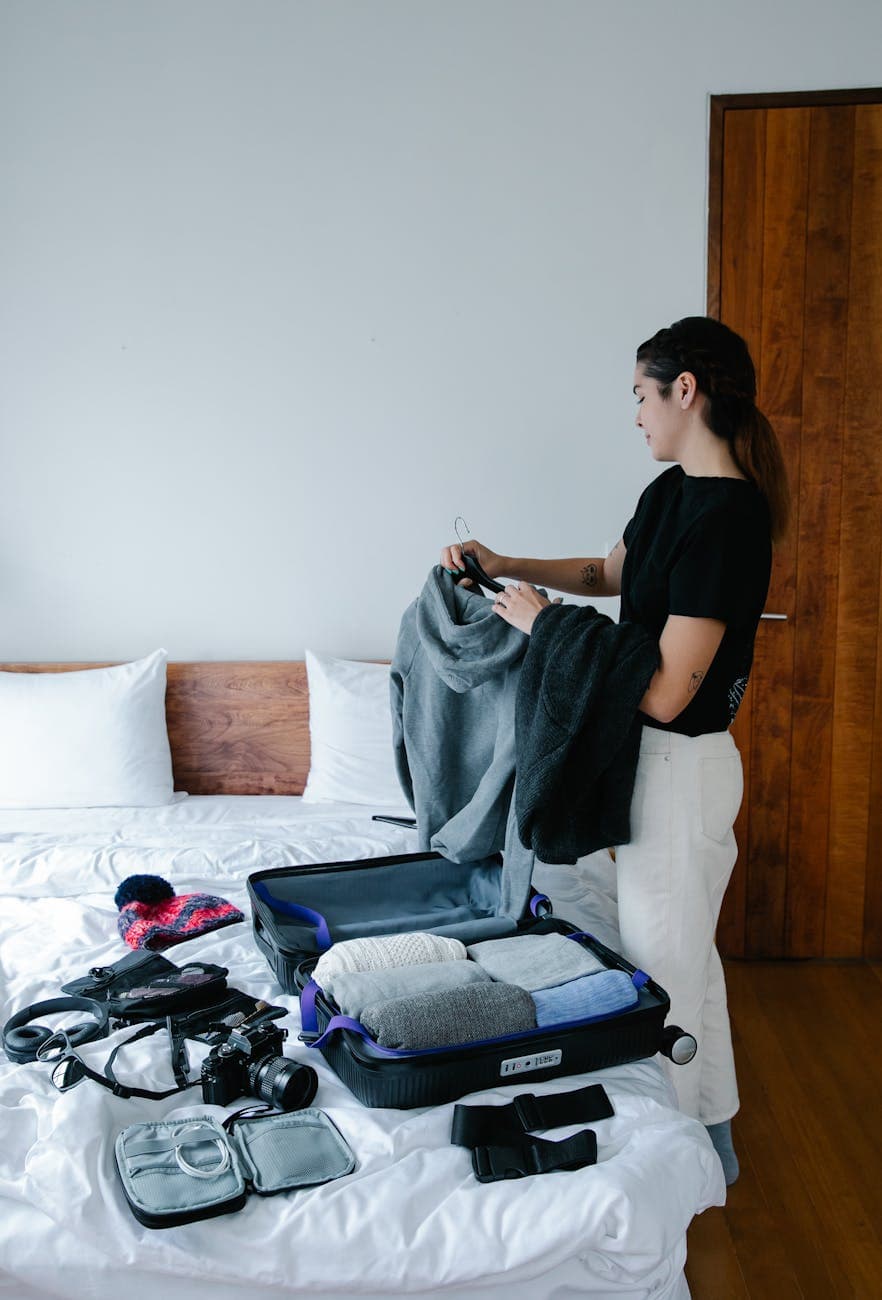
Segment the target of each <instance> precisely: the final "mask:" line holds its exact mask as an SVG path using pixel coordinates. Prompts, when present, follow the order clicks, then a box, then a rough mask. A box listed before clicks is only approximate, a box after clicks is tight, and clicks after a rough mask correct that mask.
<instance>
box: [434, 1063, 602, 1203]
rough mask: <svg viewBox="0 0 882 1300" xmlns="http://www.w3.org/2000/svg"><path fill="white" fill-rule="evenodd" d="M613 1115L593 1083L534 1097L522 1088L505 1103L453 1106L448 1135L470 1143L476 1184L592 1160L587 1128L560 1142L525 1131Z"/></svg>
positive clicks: (572, 1166)
mask: <svg viewBox="0 0 882 1300" xmlns="http://www.w3.org/2000/svg"><path fill="white" fill-rule="evenodd" d="M613 1114H614V1111H613V1108H612V1104H611V1103H610V1100H609V1097H608V1096H607V1095H606V1090H605V1089H604V1088H603V1086H602V1084H599V1083H593V1084H589V1085H588V1086H587V1087H585V1088H575V1089H573V1090H572V1091H571V1092H556V1093H548V1094H545V1095H540V1096H537V1095H536V1094H535V1093H532V1092H526V1093H522V1094H521V1095H520V1096H519V1097H515V1099H514V1100H513V1101H512V1102H510V1103H509V1104H508V1105H507V1106H461V1105H459V1106H455V1107H454V1111H453V1129H452V1132H451V1136H450V1140H451V1142H453V1143H454V1144H455V1145H456V1146H463V1147H470V1148H471V1151H472V1168H473V1169H474V1171H475V1177H476V1178H477V1179H478V1182H481V1183H493V1182H497V1181H498V1180H499V1179H502V1178H526V1177H528V1176H529V1175H530V1174H547V1173H551V1172H552V1171H553V1170H556V1169H583V1168H584V1167H585V1166H586V1165H593V1164H596V1163H597V1136H596V1134H595V1133H594V1132H593V1130H592V1129H583V1130H582V1131H581V1132H579V1133H575V1134H574V1135H573V1136H572V1137H569V1138H566V1139H565V1140H564V1141H563V1142H550V1141H548V1139H547V1138H538V1137H532V1136H530V1130H531V1129H538V1128H542V1129H545V1128H560V1127H561V1126H562V1125H564V1124H577V1123H581V1122H583V1121H585V1120H588V1121H596V1120H601V1119H609V1118H610V1116H611V1115H613Z"/></svg>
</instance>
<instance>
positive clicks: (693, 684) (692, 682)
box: [689, 673, 704, 695]
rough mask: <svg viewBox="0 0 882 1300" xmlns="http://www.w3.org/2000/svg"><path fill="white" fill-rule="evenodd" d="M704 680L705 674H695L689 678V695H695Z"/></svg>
mask: <svg viewBox="0 0 882 1300" xmlns="http://www.w3.org/2000/svg"><path fill="white" fill-rule="evenodd" d="M703 679H704V673H693V674H692V676H691V677H690V678H689V694H690V695H694V694H695V692H696V691H697V690H698V688H699V686H700V685H701V683H702V680H703Z"/></svg>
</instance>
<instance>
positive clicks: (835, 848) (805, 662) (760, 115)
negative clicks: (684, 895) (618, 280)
mask: <svg viewBox="0 0 882 1300" xmlns="http://www.w3.org/2000/svg"><path fill="white" fill-rule="evenodd" d="M710 179H711V191H710V214H709V215H710V225H709V259H708V313H709V314H710V315H713V316H717V317H719V319H721V320H723V321H725V322H726V324H728V325H731V326H732V328H733V329H735V330H737V331H738V332H739V333H740V334H742V335H743V336H744V337H745V338H746V340H747V342H748V344H749V346H750V350H751V353H752V355H753V357H754V360H755V362H756V367H757V376H758V382H759V398H758V404H759V406H760V407H761V409H762V410H764V411H765V412H766V414H767V415H768V416H769V418H770V420H771V422H772V424H773V425H774V427H775V429H776V431H777V433H778V435H779V438H780V439H781V443H782V446H783V449H784V454H785V458H786V461H787V465H788V472H789V476H790V482H791V488H792V491H793V504H794V510H793V521H792V525H791V530H790V535H789V537H788V539H787V541H786V543H785V544H783V545H782V546H781V547H780V548H779V549H778V550H777V553H776V558H775V564H774V570H773V576H772V585H771V590H770V592H769V598H768V603H767V611H768V613H769V615H779V616H783V617H768V618H766V619H764V621H763V622H762V623H761V625H760V628H759V634H758V636H757V642H756V653H755V660H754V668H753V672H752V674H751V680H750V685H749V687H748V690H747V694H746V696H745V699H744V701H743V703H742V706H741V709H740V711H739V714H738V717H737V718H736V722H735V726H734V728H733V730H734V734H735V737H736V740H737V742H738V745H739V748H740V749H741V752H742V756H743V759H744V768H745V800H744V805H743V807H742V811H741V815H740V817H739V820H738V824H737V826H736V834H737V837H738V843H739V846H740V853H739V859H738V863H737V865H736V868H735V873H734V875H733V879H732V884H731V885H730V888H729V892H728V894H727V897H726V901H725V904H724V909H723V914H722V916H721V918H720V929H719V935H718V941H719V946H720V950H721V952H723V953H724V955H729V956H747V957H877V958H878V957H880V956H882V654H880V652H879V645H880V635H882V600H880V576H882V91H843V92H827V93H819V94H816V95H808V94H807V95H768V96H721V97H718V98H715V99H714V100H713V101H712V107H711V177H710Z"/></svg>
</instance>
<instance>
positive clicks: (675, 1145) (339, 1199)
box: [0, 663, 725, 1300]
mask: <svg viewBox="0 0 882 1300" xmlns="http://www.w3.org/2000/svg"><path fill="white" fill-rule="evenodd" d="M82 666H83V665H6V666H5V667H6V669H7V670H8V669H10V668H13V667H14V668H19V669H26V670H28V671H35V670H39V669H45V668H51V669H53V670H55V669H59V668H62V667H64V668H67V667H82ZM167 717H168V733H169V740H170V744H171V751H172V755H173V758H174V770H175V785H176V786H177V788H178V789H177V793H176V794H175V796H174V798H173V800H172V801H171V802H169V803H167V804H165V805H163V806H158V807H132V808H127V807H102V808H90V807H84V808H72V809H48V810H47V809H43V810H41V809H28V810H24V811H21V810H14V809H3V810H0V888H2V895H3V897H2V901H0V971H2V1007H0V1014H2V1016H3V1019H4V1021H5V1019H6V1018H7V1017H8V1016H9V1015H11V1014H12V1013H13V1012H14V1011H16V1010H18V1009H20V1008H21V1007H23V1006H24V1005H26V1004H28V1003H31V1002H35V1001H38V1000H41V999H44V998H49V997H53V996H56V995H57V994H58V991H59V988H60V985H61V984H62V983H63V982H65V981H66V980H69V979H71V978H74V977H76V976H78V975H83V974H85V973H86V971H87V970H88V969H89V968H90V967H91V966H94V965H104V964H108V963H110V962H112V961H115V960H117V959H118V958H119V957H121V956H123V955H125V952H126V951H127V949H126V948H125V947H124V945H123V944H122V941H121V940H120V938H119V936H118V935H117V932H116V919H117V912H116V908H115V906H114V901H113V893H114V889H115V887H116V885H117V884H118V883H119V881H120V880H121V879H122V878H124V877H125V876H127V875H130V874H132V873H135V872H149V873H154V874H159V875H162V876H164V877H165V878H166V879H168V880H170V881H171V882H173V884H174V886H175V888H176V890H177V891H178V893H186V892H211V893H214V894H220V895H222V896H223V897H224V898H227V899H229V900H230V901H231V902H234V903H236V904H237V905H238V906H239V907H240V908H241V909H242V910H243V912H245V913H246V915H247V914H248V906H247V901H246V892H245V881H246V879H247V877H248V875H249V873H250V872H252V871H255V870H257V869H260V868H266V867H273V866H284V865H289V864H291V863H293V862H301V863H308V862H322V861H333V860H343V859H348V858H361V857H369V856H377V855H381V854H386V853H398V852H409V851H412V850H413V849H414V848H415V847H416V845H415V836H414V832H413V831H410V830H408V829H405V828H402V827H398V826H393V825H389V824H384V823H378V822H375V821H373V820H372V814H373V813H374V812H375V811H379V809H378V808H375V807H371V806H369V805H366V804H362V803H351V802H346V801H336V802H306V801H304V799H303V797H302V791H303V788H304V782H305V780H306V774H307V772H308V770H309V761H310V748H309V730H308V725H307V719H308V699H307V689H306V673H305V669H304V665H303V664H302V663H297V664H265V665H264V664H240V665H223V664H202V665H200V664H170V665H169V666H168V697H167ZM383 811H390V809H389V808H388V807H385V808H384V809H383ZM392 811H394V809H392ZM398 811H402V812H403V811H406V810H405V809H404V808H403V807H400V808H399V809H398ZM535 883H536V884H537V886H538V887H539V888H540V889H542V890H543V891H544V892H546V893H548V894H549V895H550V897H551V898H552V900H553V902H554V904H555V910H556V911H557V912H558V913H559V914H560V915H562V916H565V917H567V918H568V919H570V920H574V921H576V922H578V923H580V924H582V925H585V926H586V928H591V929H592V930H593V932H594V933H596V934H597V935H598V937H599V938H601V939H602V940H603V941H604V942H607V943H610V944H611V945H612V946H616V944H617V933H616V919H615V898H614V887H613V884H612V866H611V863H610V861H609V857H608V855H607V854H605V853H604V854H599V855H594V857H593V858H592V859H589V860H586V861H585V862H583V863H582V864H579V866H578V867H576V868H570V867H555V868H551V867H542V868H541V869H540V871H539V873H538V874H537V878H536V882H535ZM184 952H186V957H187V958H188V959H201V960H205V961H211V962H217V963H219V964H221V965H223V966H226V967H228V969H229V971H230V981H231V983H235V984H236V985H237V986H238V987H241V988H243V989H245V990H247V991H248V992H249V993H252V994H254V995H256V996H260V997H265V998H267V999H268V1000H271V1001H273V1002H277V1003H279V1002H281V1003H284V1004H285V1005H286V1006H288V1007H289V1009H290V1015H289V1017H288V1018H286V1020H284V1021H282V1022H280V1023H281V1024H282V1025H283V1026H285V1027H287V1029H288V1030H289V1037H288V1041H287V1044H286V1051H287V1053H288V1054H290V1055H292V1056H294V1057H296V1058H297V1059H298V1060H305V1061H308V1062H309V1063H310V1064H312V1065H313V1066H314V1067H315V1068H316V1070H317V1071H318V1075H319V1081H320V1082H319V1091H318V1095H317V1097H316V1101H315V1103H314V1104H315V1105H317V1106H320V1107H321V1109H323V1110H324V1111H325V1112H326V1113H327V1114H328V1115H329V1116H330V1117H331V1119H332V1120H333V1121H334V1123H335V1124H336V1125H337V1127H338V1128H339V1129H340V1131H341V1132H342V1133H343V1135H344V1137H345V1138H346V1140H347V1141H348V1143H349V1145H350V1146H351V1147H352V1149H353V1151H354V1152H355V1155H356V1158H357V1162H358V1163H357V1167H356V1169H355V1170H354V1171H353V1172H352V1173H351V1174H349V1175H348V1176H346V1177H345V1178H342V1179H340V1180H339V1181H336V1182H332V1183H328V1184H326V1185H324V1186H321V1187H316V1188H312V1189H308V1190H302V1191H298V1192H296V1193H291V1194H287V1195H282V1196H276V1197H273V1198H271V1199H262V1198H258V1197H251V1198H250V1199H249V1201H248V1203H247V1204H246V1205H245V1207H244V1209H242V1210H241V1211H239V1212H238V1213H236V1214H231V1215H226V1216H224V1217H223V1218H217V1219H211V1220H207V1221H204V1222H198V1223H192V1224H189V1225H186V1226H183V1227H178V1228H172V1229H167V1230H165V1231H151V1230H149V1229H147V1228H144V1227H142V1226H141V1225H139V1224H138V1223H137V1222H136V1220H135V1219H134V1218H133V1217H132V1216H131V1214H130V1212H129V1210H128V1208H127V1206H126V1203H125V1200H124V1198H123V1195H122V1190H121V1187H120V1185H119V1183H118V1180H117V1177H116V1172H115V1168H114V1161H113V1142H114V1139H115V1137H116V1135H117V1133H118V1132H119V1131H120V1130H121V1129H123V1128H124V1127H126V1126H127V1125H128V1124H131V1123H133V1122H135V1121H136V1120H139V1119H154V1118H163V1117H166V1116H169V1115H181V1116H186V1115H189V1114H195V1113H204V1111H205V1109H206V1108H205V1106H204V1104H203V1103H202V1101H201V1096H200V1094H199V1089H198V1088H196V1089H194V1090H193V1091H192V1092H185V1093H183V1094H180V1095H177V1096H173V1097H170V1098H168V1099H167V1100H165V1101H162V1102H148V1101H138V1100H136V1099H122V1098H119V1097H114V1096H112V1095H111V1094H110V1093H108V1092H106V1091H104V1090H103V1089H101V1088H98V1087H97V1086H94V1085H92V1084H90V1083H89V1082H88V1081H86V1082H84V1083H82V1084H81V1085H80V1086H79V1087H77V1088H75V1089H73V1090H72V1091H71V1092H68V1093H65V1094H61V1093H59V1092H57V1091H56V1090H55V1089H54V1087H53V1085H52V1083H51V1080H50V1077H49V1072H48V1070H47V1069H46V1068H45V1067H41V1066H37V1065H26V1066H19V1065H12V1064H10V1063H9V1062H7V1061H6V1060H5V1059H2V1060H0V1117H2V1132H3V1142H2V1144H0V1261H2V1269H3V1277H2V1286H0V1289H4V1288H5V1292H6V1293H7V1294H9V1295H10V1296H11V1297H14V1300H48V1298H49V1297H66V1298H67V1297H69V1298H70V1300H82V1298H83V1297H89V1300H105V1298H106V1300H111V1298H112V1300H118V1297H119V1296H120V1295H123V1294H124V1295H125V1296H126V1297H128V1300H142V1297H143V1298H144V1300H146V1297H148V1296H149V1297H151V1298H152V1297H155V1296H156V1295H157V1294H161V1295H162V1296H163V1300H202V1298H203V1297H205V1298H206V1300H207V1298H208V1297H212V1300H215V1298H217V1297H222V1298H226V1297H229V1298H230V1300H252V1298H253V1297H260V1296H273V1295H283V1294H284V1295H292V1296H297V1295H303V1296H306V1295H310V1296H321V1297H325V1298H326V1300H336V1298H337V1297H343V1296H353V1295H357V1296H362V1297H365V1298H370V1297H376V1298H377V1300H379V1298H380V1297H388V1296H392V1295H436V1294H437V1295H441V1294H443V1295H450V1296H451V1297H461V1298H463V1300H467V1298H474V1300H478V1298H479V1297H489V1296H494V1295H497V1296H503V1295H504V1296H505V1297H507V1298H509V1300H516V1298H517V1297H530V1300H537V1298H541V1300H545V1298H548V1300H551V1298H552V1297H560V1298H561V1300H562V1298H563V1297H566V1296H571V1295H576V1294H578V1295H593V1296H598V1297H619V1296H621V1297H631V1298H633V1300H636V1298H637V1297H650V1296H651V1297H656V1298H658V1300H682V1297H686V1296H688V1294H689V1292H688V1288H687V1286H686V1282H685V1277H684V1273H683V1265H684V1261H685V1255H686V1237H685V1234H686V1229H687V1227H688V1225H689V1223H690V1221H691V1219H692V1217H693V1216H694V1215H695V1214H697V1213H700V1212H701V1211H703V1210H704V1209H706V1208H707V1207H709V1206H711V1205H719V1204H722V1203H723V1201H724V1198H725V1188H724V1184H723V1177H722V1170H721V1167H720V1165H719V1161H718V1160H717V1157H716V1155H715V1154H714V1152H713V1149H712V1147H711V1145H710V1142H709V1140H708V1138H707V1135H706V1133H705V1130H704V1128H703V1127H702V1126H701V1125H700V1124H698V1123H697V1122H695V1121H693V1120H691V1119H689V1118H687V1117H686V1116H683V1115H681V1114H680V1113H679V1112H678V1111H677V1109H676V1107H675V1105H674V1101H673V1096H672V1093H671V1091H670V1087H669V1085H668V1083H667V1081H666V1079H665V1077H664V1075H663V1073H662V1071H661V1069H660V1068H659V1066H658V1065H657V1063H656V1062H655V1061H642V1062H637V1063H633V1064H630V1065H626V1066H620V1067H616V1068H614V1069H609V1070H604V1071H600V1072H597V1073H595V1074H592V1075H590V1076H573V1077H571V1078H568V1079H564V1080H552V1081H550V1082H543V1083H538V1084H536V1085H534V1090H535V1091H537V1092H555V1091H561V1090H563V1089H565V1088H569V1087H575V1086H578V1085H580V1084H583V1083H585V1082H588V1081H590V1082H602V1083H603V1084H604V1086H605V1088H606V1090H607V1092H608V1094H609V1096H610V1098H611V1100H612V1102H613V1106H614V1108H615V1115H614V1117H613V1118H612V1119H608V1120H604V1121H602V1122H600V1123H598V1124H597V1125H596V1126H595V1127H596V1131H597V1137H598V1148H599V1159H598V1163H597V1164H596V1165H595V1166H593V1167H590V1168H585V1169H582V1170H578V1171H574V1172H567V1173H555V1174H550V1175H545V1176H542V1177H533V1178H528V1179H522V1180H518V1181H508V1182H497V1183H493V1184H488V1185H481V1184H479V1183H477V1182H476V1181H475V1179H474V1177H473V1175H472V1172H471V1164H470V1160H469V1158H468V1153H467V1152H465V1151H464V1150H462V1149H461V1148H457V1147H454V1146H451V1144H450V1125H451V1115H452V1109H453V1108H452V1105H445V1106H438V1107H432V1108H428V1109H425V1110H417V1111H394V1110H369V1109H366V1108H365V1107H363V1106H362V1105H361V1104H360V1103H359V1102H358V1101H356V1100H355V1098H354V1097H353V1096H352V1095H351V1094H350V1093H349V1092H348V1091H347V1089H346V1088H345V1087H344V1085H343V1084H342V1083H341V1082H340V1081H339V1080H338V1079H337V1077H336V1076H335V1075H334V1074H333V1073H332V1072H331V1071H330V1069H329V1068H328V1067H327V1066H326V1065H325V1063H324V1060H323V1059H322V1058H321V1057H320V1056H319V1055H318V1054H317V1053H314V1052H310V1051H309V1050H308V1049H307V1048H306V1047H304V1046H303V1045H302V1044H300V1043H299V1042H298V1041H297V1031H298V1028H299V1016H298V1008H297V1004H296V1001H295V1000H294V999H292V998H289V997H286V996H285V995H283V994H282V993H281V992H280V990H279V986H278V985H277V984H276V983H275V981H274V979H273V977H272V976H271V974H270V971H269V969H268V967H267V965H266V963H265V962H264V960H263V957H262V956H261V955H260V953H259V952H258V950H257V949H256V947H255V945H254V943H253V941H252V938H251V934H250V928H249V926H248V925H242V924H240V925H234V926H231V927H229V928H226V929H222V930H218V931H216V932H214V933H211V934H206V935H203V936H201V937H200V938H198V939H195V940H192V941H191V942H189V943H187V944H186V945H185V946H184V947H183V948H178V949H176V950H169V953H168V954H167V955H169V956H170V957H171V958H172V959H173V960H181V959H182V957H183V955H184ZM158 1041H159V1040H158V1039H157V1040H148V1041H147V1042H145V1043H142V1044H139V1045H137V1046H136V1047H134V1048H131V1049H128V1053H127V1055H126V1057H125V1065H124V1066H123V1063H122V1061H120V1069H119V1072H120V1075H121V1076H122V1075H123V1074H125V1077H126V1079H130V1078H132V1077H133V1076H134V1075H137V1077H138V1079H139V1082H140V1083H141V1084H142V1086H148V1087H161V1086H163V1085H164V1084H166V1085H167V1084H168V1082H169V1075H168V1073H167V1069H168V1067H167V1051H164V1050H157V1048H156V1047H155V1046H153V1045H151V1044H152V1043H154V1042H158ZM108 1046H109V1044H107V1043H103V1044H94V1045H89V1047H88V1048H87V1049H84V1055H85V1054H86V1053H87V1052H88V1053H89V1054H90V1055H91V1057H92V1059H94V1061H95V1062H96V1063H97V1062H99V1061H100V1060H103V1058H104V1057H105V1056H106V1053H107V1048H108ZM199 1050H200V1049H196V1050H195V1051H194V1052H191V1061H192V1062H193V1063H194V1065H195V1064H198V1059H199ZM518 1091H523V1087H521V1088H517V1087H512V1086H500V1087H499V1088H496V1089H493V1090H492V1091H489V1092H485V1093H482V1094H480V1097H481V1100H483V1101H494V1100H497V1101H502V1100H504V1099H506V1098H510V1097H511V1096H513V1095H516V1093H517V1092H518ZM577 1127H578V1126H574V1127H573V1128H570V1129H561V1130H555V1131H554V1133H553V1134H551V1135H550V1136H552V1137H554V1138H562V1137H566V1136H569V1134H570V1133H571V1132H574V1131H575V1130H576V1128H577Z"/></svg>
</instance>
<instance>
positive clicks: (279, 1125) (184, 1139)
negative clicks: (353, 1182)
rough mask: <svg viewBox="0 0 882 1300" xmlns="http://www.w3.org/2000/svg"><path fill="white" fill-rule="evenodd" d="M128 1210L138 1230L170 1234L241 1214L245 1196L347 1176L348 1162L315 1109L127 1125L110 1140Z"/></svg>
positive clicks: (347, 1152)
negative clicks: (217, 1217)
mask: <svg viewBox="0 0 882 1300" xmlns="http://www.w3.org/2000/svg"><path fill="white" fill-rule="evenodd" d="M115 1154H116V1168H117V1173H118V1174H119V1177H120V1181H121V1182H122V1186H123V1191H124V1193H125V1197H126V1201H127V1202H128V1205H129V1209H130V1210H131V1211H132V1214H134V1216H135V1218H136V1219H137V1220H138V1222H139V1223H143V1224H144V1226H145V1227H146V1228H173V1227H177V1226H178V1225H180V1224H183V1223H193V1222H195V1221H196V1220H197V1219H210V1218H214V1216H215V1215H218V1214H230V1213H232V1212H233V1211H235V1210H241V1208H242V1206H243V1205H244V1204H245V1201H246V1199H247V1197H248V1194H249V1192H254V1193H256V1195H258V1196H274V1195H275V1194H276V1193H277V1192H288V1191H293V1190H294V1189H295V1188H298V1187H314V1186H316V1185H317V1184H319V1183H326V1182H330V1181H331V1180H332V1179H334V1178H341V1177H342V1176H343V1175H344V1174H348V1173H351V1171H352V1170H353V1169H354V1168H355V1156H354V1155H353V1153H352V1150H351V1148H350V1147H349V1145H348V1143H347V1142H346V1140H345V1139H344V1137H343V1135H342V1134H341V1133H340V1131H339V1129H337V1128H336V1126H335V1125H334V1124H333V1123H332V1122H331V1120H330V1119H329V1118H328V1116H327V1115H326V1114H325V1113H324V1111H321V1110H315V1109H307V1110H299V1111H292V1112H283V1113H278V1112H276V1113H274V1114H272V1115H255V1116H251V1117H247V1116H245V1115H243V1117H242V1118H241V1119H238V1120H237V1119H235V1117H233V1122H232V1123H231V1122H230V1121H229V1120H228V1121H227V1123H226V1124H221V1123H219V1121H218V1120H217V1119H215V1117H214V1116H213V1115H195V1116H192V1117H189V1118H186V1119H178V1120H168V1119H166V1120H158V1121H155V1122H153V1123H146V1124H131V1125H130V1126H129V1127H128V1128H126V1129H123V1131H122V1132H121V1133H120V1135H119V1136H118V1138H117V1139H116V1146H115Z"/></svg>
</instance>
